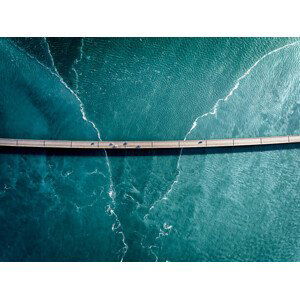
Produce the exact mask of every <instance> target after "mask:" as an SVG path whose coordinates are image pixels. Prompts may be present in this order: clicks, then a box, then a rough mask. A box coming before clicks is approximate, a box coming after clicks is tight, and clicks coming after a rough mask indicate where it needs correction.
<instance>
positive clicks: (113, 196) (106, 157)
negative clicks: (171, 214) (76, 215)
mask: <svg viewBox="0 0 300 299" xmlns="http://www.w3.org/2000/svg"><path fill="white" fill-rule="evenodd" d="M44 40H45V42H46V44H47V50H48V53H49V55H50V57H51V61H52V64H53V69H54V71H55V72H53V71H52V70H51V69H50V68H49V67H48V66H46V65H44V64H43V63H41V62H40V61H39V60H38V59H37V58H36V57H34V56H32V55H30V54H29V53H27V52H26V51H25V54H26V55H28V56H29V57H30V58H31V59H34V60H35V61H37V63H38V64H39V65H41V66H42V67H44V68H46V69H47V70H48V71H49V72H50V73H51V74H52V75H53V76H55V77H57V78H58V79H59V81H60V82H61V83H62V84H63V85H64V86H65V87H66V88H67V89H68V91H69V92H70V93H71V94H72V95H73V96H74V97H75V98H76V100H77V101H78V103H79V108H80V112H81V115H82V119H83V120H84V121H86V122H88V123H90V124H91V125H92V127H93V128H94V130H95V131H96V133H97V137H98V139H99V140H100V141H101V135H100V131H99V130H98V128H97V127H96V124H95V123H94V122H93V121H91V120H89V119H88V118H87V116H86V113H85V108H84V104H83V102H82V101H81V99H80V98H79V97H78V95H77V94H76V93H75V92H74V91H73V90H72V89H71V88H70V87H69V86H68V85H67V84H66V82H65V81H64V80H63V78H62V77H61V76H60V75H59V72H58V70H57V68H56V67H55V64H54V60H53V57H52V54H51V51H50V47H49V44H48V42H47V39H46V38H44ZM17 47H18V46H17ZM82 47H83V42H82V44H81V48H80V59H81V58H82V55H83V50H82ZM18 48H19V49H20V51H22V52H24V50H22V49H21V48H20V47H18ZM80 59H79V60H76V63H78V62H79V61H80ZM73 67H74V66H73ZM104 153H105V160H106V164H107V168H108V172H109V181H110V182H109V191H108V195H109V197H110V198H111V200H112V204H113V207H114V206H115V197H116V192H115V190H114V184H113V180H112V171H111V167H110V162H109V159H108V156H107V152H106V150H104ZM109 210H110V215H113V216H114V217H115V223H117V226H118V228H120V231H118V232H117V233H119V234H121V236H122V242H123V248H122V249H121V250H122V251H123V254H122V256H121V261H123V259H124V257H125V255H126V253H127V250H128V245H127V243H126V239H125V235H124V233H123V229H122V225H121V222H120V220H119V218H118V216H117V214H116V213H115V212H114V209H113V208H112V207H111V206H109Z"/></svg>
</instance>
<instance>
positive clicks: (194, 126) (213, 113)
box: [184, 41, 299, 139]
mask: <svg viewBox="0 0 300 299" xmlns="http://www.w3.org/2000/svg"><path fill="white" fill-rule="evenodd" d="M297 44H299V41H296V42H293V43H290V44H286V45H284V46H282V47H279V48H277V49H275V50H272V51H270V52H268V53H267V54H265V55H263V56H262V57H261V58H260V59H258V60H257V61H256V62H255V63H254V64H253V65H252V66H251V67H250V68H249V69H248V70H247V71H246V72H245V73H244V74H243V75H242V76H241V77H239V78H238V79H237V80H236V82H235V85H234V86H233V88H232V89H231V90H230V91H229V93H228V94H227V95H226V97H225V98H223V99H219V100H218V101H217V102H216V103H215V105H214V106H213V107H212V109H211V110H210V111H209V112H207V113H204V114H202V115H200V116H198V117H197V118H196V119H195V120H194V122H193V124H192V127H191V128H190V130H189V131H188V132H187V134H186V135H185V138H184V139H186V138H187V137H188V136H189V135H190V133H191V132H192V131H193V130H194V129H195V128H196V127H197V125H198V120H199V119H200V118H203V117H206V116H208V115H214V116H216V115H217V112H218V108H219V105H220V103H221V102H227V101H228V99H229V98H230V97H231V96H232V95H233V94H234V92H235V91H236V90H237V89H238V87H239V85H240V82H241V81H242V80H243V79H245V78H246V77H247V76H248V75H249V74H250V73H251V72H252V70H253V69H254V68H255V67H256V66H257V65H258V64H259V63H260V62H261V61H262V60H264V59H265V58H266V57H268V56H269V55H272V54H274V53H276V52H279V51H281V50H283V49H286V48H289V47H291V46H294V45H297Z"/></svg>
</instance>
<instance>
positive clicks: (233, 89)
mask: <svg viewBox="0 0 300 299" xmlns="http://www.w3.org/2000/svg"><path fill="white" fill-rule="evenodd" d="M299 43H300V42H299V41H297V42H293V43H290V44H286V45H284V46H282V47H279V48H277V49H275V50H272V51H270V52H268V53H267V54H265V55H263V56H262V57H261V58H260V59H258V60H257V61H256V62H255V63H254V64H253V65H252V66H251V67H250V68H249V69H248V70H247V71H246V72H245V73H244V74H243V75H242V76H241V77H239V78H238V79H237V80H236V82H235V84H234V86H233V87H232V88H231V89H230V91H229V93H228V94H227V95H226V96H225V97H224V98H223V99H219V100H218V101H217V102H216V103H215V104H214V106H213V107H212V109H211V110H210V111H209V112H207V113H204V114H202V115H200V116H198V117H197V118H196V119H195V120H194V121H193V124H192V126H191V128H190V129H189V131H188V132H187V133H186V135H185V137H184V140H186V139H187V137H188V136H189V135H190V134H191V133H192V131H193V130H194V129H195V128H196V127H197V125H198V120H199V119H200V118H204V117H206V116H209V115H213V116H216V115H217V111H218V108H219V105H220V103H221V102H227V101H228V100H229V98H230V97H231V96H232V95H233V94H234V92H235V91H236V90H237V89H238V88H239V85H240V82H241V81H242V80H243V79H245V78H246V77H247V76H248V75H249V74H250V73H251V71H252V70H253V69H254V68H255V67H256V66H257V65H258V64H259V63H260V62H261V61H262V60H263V59H265V58H266V57H267V56H269V55H272V54H274V53H276V52H278V51H281V50H283V49H285V48H288V47H291V46H294V45H296V44H299ZM182 150H183V149H181V150H180V153H179V157H178V161H177V166H176V170H177V174H176V177H175V179H174V181H173V182H172V184H171V186H170V188H169V189H168V190H167V192H166V193H165V194H164V195H163V196H162V197H161V198H159V199H158V200H156V201H155V202H154V203H153V204H152V206H151V207H150V209H149V211H148V213H147V214H146V215H145V216H144V220H147V219H148V216H149V214H150V211H151V210H153V209H154V208H155V206H156V205H157V204H158V203H160V202H161V201H165V200H168V198H169V194H170V193H171V192H172V191H173V189H174V187H175V185H176V184H177V183H178V181H179V177H180V161H181V157H182ZM164 233H165V232H164ZM161 235H162V231H161V230H160V233H159V236H161ZM156 239H157V238H156ZM150 247H151V248H152V247H155V245H154V244H153V245H151V246H150ZM150 247H149V249H150ZM151 252H152V250H151ZM155 256H156V255H155Z"/></svg>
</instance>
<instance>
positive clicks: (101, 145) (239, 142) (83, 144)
mask: <svg viewBox="0 0 300 299" xmlns="http://www.w3.org/2000/svg"><path fill="white" fill-rule="evenodd" d="M289 143H300V135H291V136H272V137H256V138H230V139H213V140H212V139H210V140H168V141H73V140H36V139H11V138H0V147H31V148H33V147H36V148H70V149H72V148H75V149H80V148H81V149H105V150H109V149H171V148H175V149H176V148H178V149H181V148H210V147H237V146H254V145H272V144H289Z"/></svg>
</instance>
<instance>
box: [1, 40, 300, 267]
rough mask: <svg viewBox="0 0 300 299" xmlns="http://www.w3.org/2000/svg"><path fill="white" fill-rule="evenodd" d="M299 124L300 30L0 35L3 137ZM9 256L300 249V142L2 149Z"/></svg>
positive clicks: (116, 136)
mask: <svg viewBox="0 0 300 299" xmlns="http://www.w3.org/2000/svg"><path fill="white" fill-rule="evenodd" d="M293 134H294V135H299V134H300V39H296V38H11V39H9V38H2V39H0V137H6V138H36V139H73V140H168V139H204V138H231V137H257V136H273V135H293ZM0 261H159V262H165V261H169V262H174V261H232V262H233V261H300V147H299V145H284V146H280V145H279V146H265V147H255V148H248V147H246V148H234V149H201V150H196V151H191V150H183V151H180V150H173V151H145V152H142V151H133V152H126V153H123V154H122V153H120V152H115V153H112V152H105V151H96V152H95V151H84V150H83V151H74V152H71V151H68V150H58V151H55V150H43V149H42V150H21V149H11V150H7V149H1V150H0Z"/></svg>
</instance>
